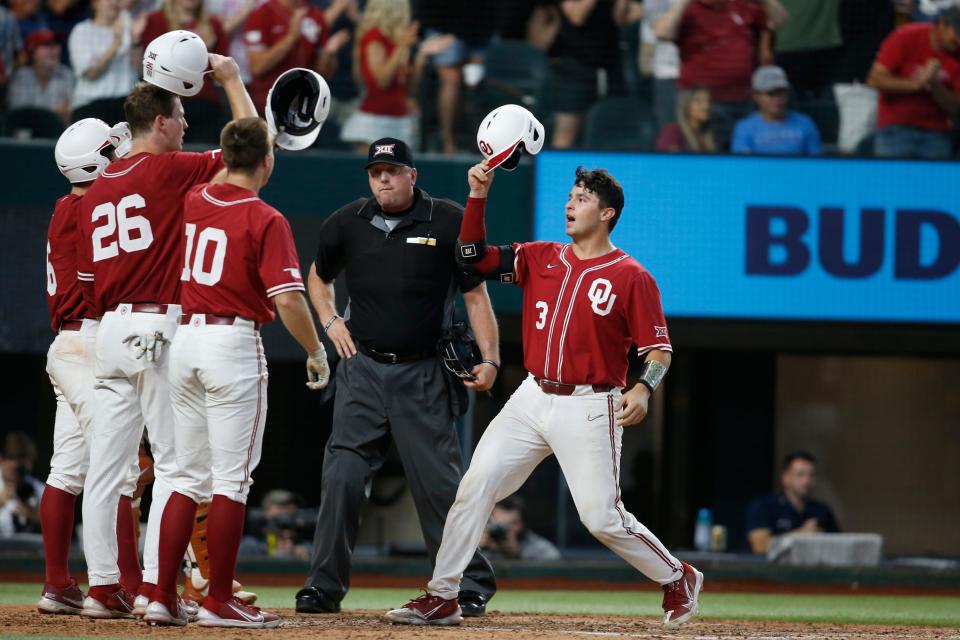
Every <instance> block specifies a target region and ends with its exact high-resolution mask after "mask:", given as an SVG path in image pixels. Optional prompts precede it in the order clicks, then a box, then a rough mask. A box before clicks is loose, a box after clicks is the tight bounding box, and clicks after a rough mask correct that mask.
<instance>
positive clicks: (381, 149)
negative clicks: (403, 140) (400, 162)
mask: <svg viewBox="0 0 960 640" xmlns="http://www.w3.org/2000/svg"><path fill="white" fill-rule="evenodd" d="M396 146H397V145H395V144H378V145H377V146H376V148H375V149H374V151H373V155H375V156H379V155H383V154H387V155H388V156H392V155H394V154H393V149H394V147H396Z"/></svg>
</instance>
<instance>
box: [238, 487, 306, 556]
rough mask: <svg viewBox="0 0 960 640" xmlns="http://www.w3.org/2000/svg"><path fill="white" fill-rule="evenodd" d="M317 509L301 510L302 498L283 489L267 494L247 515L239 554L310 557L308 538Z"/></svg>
mask: <svg viewBox="0 0 960 640" xmlns="http://www.w3.org/2000/svg"><path fill="white" fill-rule="evenodd" d="M316 517H317V512H316V510H315V509H314V510H302V499H301V498H300V496H298V495H297V494H295V493H293V492H292V491H288V490H286V489H273V490H271V491H268V492H267V494H266V495H265V496H263V500H261V501H260V508H259V509H251V510H250V512H249V513H248V514H247V520H248V522H247V527H246V529H245V532H244V537H243V540H242V542H241V545H240V555H245V556H251V555H269V556H273V557H282V558H299V559H301V560H305V559H307V558H309V557H310V545H309V542H308V541H309V539H310V536H311V535H312V534H313V525H314V523H315V522H316Z"/></svg>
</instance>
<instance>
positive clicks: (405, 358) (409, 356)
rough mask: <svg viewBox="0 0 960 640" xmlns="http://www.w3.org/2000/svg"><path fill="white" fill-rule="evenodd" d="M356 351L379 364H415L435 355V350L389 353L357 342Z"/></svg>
mask: <svg viewBox="0 0 960 640" xmlns="http://www.w3.org/2000/svg"><path fill="white" fill-rule="evenodd" d="M357 349H358V350H359V351H360V353H362V354H363V355H365V356H368V357H369V358H370V359H371V360H375V361H376V362H379V363H381V364H400V363H401V362H415V361H417V360H426V359H427V358H434V357H436V355H437V351H436V349H426V350H423V351H401V352H398V353H391V352H389V351H377V350H376V349H374V348H372V347H370V346H368V345H365V344H364V343H362V342H357Z"/></svg>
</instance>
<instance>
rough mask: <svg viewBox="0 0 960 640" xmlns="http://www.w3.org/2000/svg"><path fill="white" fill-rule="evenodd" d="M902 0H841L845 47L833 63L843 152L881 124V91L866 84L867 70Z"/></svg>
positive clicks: (842, 31) (838, 140)
mask: <svg viewBox="0 0 960 640" xmlns="http://www.w3.org/2000/svg"><path fill="white" fill-rule="evenodd" d="M901 1H902V0H840V11H839V16H840V32H841V36H842V39H843V47H842V48H841V50H840V55H839V57H838V59H837V60H836V61H835V62H834V63H833V64H834V66H835V67H836V76H835V77H836V81H837V83H836V84H834V85H833V96H834V98H835V99H836V101H837V110H838V111H839V113H840V129H839V133H838V137H837V148H838V149H839V150H840V151H841V152H842V153H854V152H855V151H856V150H857V148H858V147H859V146H860V144H861V142H863V141H864V140H865V139H867V138H868V137H869V136H872V135H873V132H874V131H875V130H876V128H877V91H876V90H875V89H873V88H871V87H868V86H867V85H866V81H867V74H868V73H869V71H870V65H872V64H873V59H874V56H875V55H876V52H877V50H878V49H879V48H880V43H881V42H883V39H884V38H886V37H887V35H888V34H889V33H890V32H891V31H893V21H894V9H895V5H896V4H897V3H898V2H901ZM870 152H871V153H872V152H873V146H872V144H871V146H870Z"/></svg>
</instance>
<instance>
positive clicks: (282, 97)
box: [263, 67, 330, 151]
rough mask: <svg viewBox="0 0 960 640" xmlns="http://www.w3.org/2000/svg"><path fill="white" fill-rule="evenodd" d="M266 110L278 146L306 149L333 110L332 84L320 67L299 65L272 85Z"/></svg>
mask: <svg viewBox="0 0 960 640" xmlns="http://www.w3.org/2000/svg"><path fill="white" fill-rule="evenodd" d="M263 110H264V112H265V114H266V116H267V126H268V127H269V129H270V133H271V134H272V135H274V136H276V144H277V146H278V147H280V148H281V149H287V150H288V151H299V150H300V149H306V148H307V147H309V146H310V145H312V144H313V143H314V141H315V140H316V139H317V136H318V135H320V128H321V127H322V126H323V123H324V121H325V120H326V119H327V115H328V114H329V113H330V87H328V86H327V81H326V80H324V79H323V76H321V75H320V74H319V73H317V72H316V71H311V70H310V69H303V68H299V67H298V68H295V69H290V70H289V71H284V72H283V73H282V74H280V77H279V78H277V80H276V82H274V83H273V86H272V87H270V92H269V93H268V94H267V103H266V104H265V105H264V106H263Z"/></svg>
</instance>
